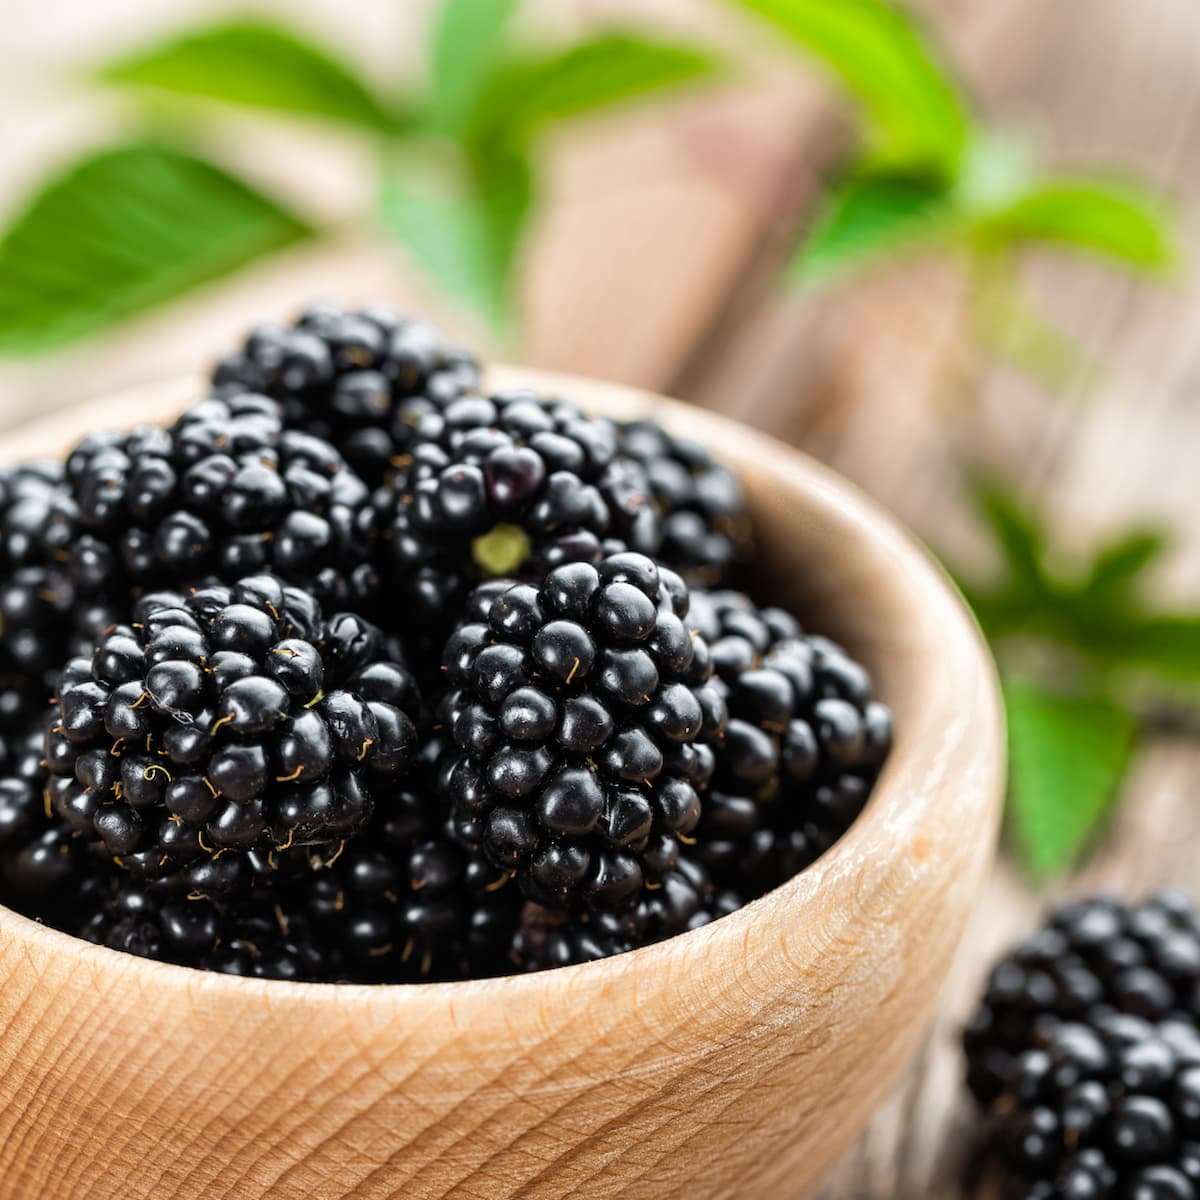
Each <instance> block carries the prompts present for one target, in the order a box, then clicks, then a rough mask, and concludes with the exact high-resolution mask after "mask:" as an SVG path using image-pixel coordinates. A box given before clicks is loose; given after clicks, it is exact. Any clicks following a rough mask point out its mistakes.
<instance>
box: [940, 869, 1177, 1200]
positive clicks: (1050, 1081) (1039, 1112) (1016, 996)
mask: <svg viewBox="0 0 1200 1200" xmlns="http://www.w3.org/2000/svg"><path fill="white" fill-rule="evenodd" d="M1198 981H1200V913H1198V912H1197V910H1196V909H1195V907H1194V906H1193V904H1192V902H1191V901H1190V900H1189V899H1188V897H1186V896H1185V895H1183V894H1182V893H1179V892H1176V891H1165V892H1161V893H1159V894H1158V895H1157V896H1154V897H1152V898H1151V899H1150V900H1148V901H1146V902H1145V903H1143V904H1141V905H1139V906H1136V907H1130V906H1128V905H1126V904H1124V903H1122V902H1121V901H1119V900H1117V899H1114V898H1111V897H1096V898H1092V899H1088V900H1083V901H1078V902H1073V903H1070V904H1067V905H1064V906H1062V907H1061V908H1059V909H1058V910H1056V911H1055V912H1054V913H1053V914H1052V917H1051V919H1050V921H1049V922H1048V923H1047V924H1046V925H1045V926H1044V927H1043V928H1042V929H1040V930H1039V931H1037V932H1036V933H1034V934H1033V935H1032V936H1031V937H1029V938H1027V939H1026V940H1025V941H1024V942H1022V943H1021V944H1020V945H1019V946H1018V947H1016V948H1015V949H1014V950H1013V951H1012V952H1011V953H1010V954H1009V955H1007V956H1005V957H1004V958H1003V959H1001V961H1000V962H999V963H997V964H996V966H995V968H994V969H993V971H992V973H991V976H990V979H989V982H988V986H987V990H986V993H985V997H984V1000H983V1003H982V1004H981V1006H980V1008H979V1010H978V1012H977V1013H976V1014H975V1017H974V1018H973V1020H972V1021H971V1023H970V1025H969V1026H968V1028H967V1030H966V1032H965V1034H964V1044H965V1048H966V1053H967V1063H968V1071H967V1080H968V1084H969V1086H970V1088H971V1090H972V1092H973V1093H974V1095H975V1098H976V1099H977V1101H978V1102H979V1103H980V1105H981V1106H983V1107H984V1108H986V1109H987V1110H988V1111H989V1112H990V1114H991V1135H992V1136H991V1147H992V1150H993V1154H994V1159H995V1161H996V1162H997V1164H998V1165H999V1166H1000V1167H1001V1168H1002V1170H1003V1173H1004V1174H1005V1176H1006V1177H1007V1181H1008V1193H1009V1194H1010V1195H1013V1196H1021V1197H1029V1196H1041V1197H1045V1198H1047V1200H1059V1198H1061V1200H1074V1198H1076V1197H1087V1196H1097V1197H1107V1196H1111V1197H1120V1198H1124V1197H1137V1198H1141V1197H1146V1198H1149V1200H1157V1198H1158V1197H1172V1198H1173V1197H1179V1198H1182V1200H1189V1198H1190V1200H1195V1198H1196V1197H1200V1028H1198V1027H1197V998H1198V997H1197V983H1198Z"/></svg>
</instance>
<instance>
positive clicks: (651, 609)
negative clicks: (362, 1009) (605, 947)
mask: <svg viewBox="0 0 1200 1200" xmlns="http://www.w3.org/2000/svg"><path fill="white" fill-rule="evenodd" d="M688 598H689V597H688V590H687V586H686V585H685V584H684V583H683V580H682V579H681V578H680V577H679V576H678V575H676V574H675V573H674V572H673V571H669V570H667V569H665V568H659V567H658V566H657V565H656V564H655V563H654V561H653V560H652V559H650V558H648V557H646V556H644V555H640V554H633V553H629V552H623V553H617V554H611V555H607V556H606V557H604V558H603V559H602V560H601V561H600V562H599V563H591V562H568V563H562V564H560V565H559V566H557V567H554V568H553V569H552V570H551V571H550V572H549V573H548V574H547V575H546V576H545V578H544V579H543V581H542V583H541V585H540V586H534V585H532V584H512V585H504V584H499V583H491V584H487V585H484V586H483V587H482V588H480V589H479V590H478V591H477V592H476V593H475V595H474V596H473V597H472V600H471V603H470V605H469V606H468V613H467V619H466V620H465V622H464V623H463V624H461V625H460V626H459V627H458V629H457V630H455V632H454V634H453V635H452V636H451V638H450V640H449V642H448V643H447V646H446V652H445V657H444V665H445V669H446V674H447V679H448V682H449V685H450V687H451V689H452V690H451V692H450V693H449V695H448V696H447V697H446V699H445V703H444V705H443V707H442V713H443V719H444V723H445V727H446V728H447V729H448V730H449V732H450V734H451V736H452V737H453V739H454V742H455V745H456V747H457V754H455V755H454V756H452V757H451V758H450V759H449V762H448V769H447V772H446V775H445V779H444V784H443V792H444V794H448V796H449V798H450V801H451V805H452V811H453V818H454V828H455V833H456V836H457V837H458V838H459V839H460V841H461V842H462V843H463V844H464V845H467V846H470V847H476V846H478V847H480V848H482V850H483V852H484V853H485V854H486V855H487V857H488V858H489V860H490V861H491V862H492V863H493V864H494V865H495V866H497V867H499V868H502V869H505V870H509V871H513V872H515V873H516V875H517V879H518V882H519V884H520V887H521V890H522V892H523V893H524V894H525V895H526V896H527V897H528V898H529V899H532V900H535V901H537V902H539V903H541V904H543V905H545V906H547V907H550V908H564V909H573V908H575V907H577V906H582V907H584V908H587V909H590V910H594V911H607V912H613V911H617V910H619V909H621V908H623V907H624V906H625V905H626V904H628V903H631V902H632V901H633V899H634V898H635V897H636V896H637V895H638V893H639V892H641V891H642V889H643V887H644V886H645V885H647V884H649V885H651V886H653V885H655V884H657V883H659V882H660V881H661V880H662V878H663V877H664V876H665V875H666V874H667V872H669V871H670V870H671V869H672V867H674V866H675V863H676V861H677V860H678V857H679V846H680V840H681V839H687V838H688V835H689V834H690V833H691V831H692V830H693V829H694V828H695V826H696V823H697V821H698V820H699V817H700V791H699V789H700V788H701V787H702V786H703V781H704V779H705V778H706V776H707V774H708V773H709V772H710V771H711V759H712V751H711V750H710V749H709V747H708V746H707V745H705V744H704V742H705V740H706V739H707V740H711V739H714V738H715V737H717V736H718V735H719V733H720V730H721V728H722V726H723V724H724V719H725V713H724V706H723V704H722V703H721V698H720V696H719V694H718V693H717V692H716V690H715V689H714V688H713V687H712V685H711V683H710V682H709V672H710V664H709V656H708V647H707V645H706V644H705V642H704V640H703V639H702V638H700V637H698V636H696V635H694V634H693V633H692V632H691V631H690V630H689V628H688V626H687V624H686V623H685V618H686V617H687V611H688Z"/></svg>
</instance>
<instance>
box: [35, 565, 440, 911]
mask: <svg viewBox="0 0 1200 1200" xmlns="http://www.w3.org/2000/svg"><path fill="white" fill-rule="evenodd" d="M417 717H419V699H418V696H417V692H416V687H415V684H414V681H413V680H412V677H411V675H410V674H409V672H408V670H407V668H406V667H405V666H404V665H403V663H402V662H400V661H398V660H397V659H396V658H395V657H394V656H393V657H389V656H388V652H387V649H386V644H385V639H384V637H383V635H382V633H381V632H380V631H379V630H378V629H377V628H375V627H374V626H372V625H370V624H369V623H367V622H365V621H363V620H362V619H361V618H358V617H355V616H354V615H352V614H347V613H339V614H333V615H331V616H329V617H323V616H322V614H321V610H320V607H319V605H317V603H316V602H315V601H314V600H313V599H312V598H311V596H309V595H308V594H307V593H305V592H302V591H300V590H299V589H298V588H294V587H290V586H287V585H284V584H283V583H282V582H281V581H279V580H278V579H276V578H275V577H273V576H269V575H260V576H250V577H247V578H245V579H243V580H241V581H239V582H238V583H236V584H235V585H233V586H232V587H226V586H224V585H213V586H210V587H206V588H201V589H192V590H189V591H186V592H180V593H175V592H157V593H151V594H149V595H147V596H144V597H143V598H142V599H141V600H140V601H139V602H138V604H137V606H136V609H135V611H134V613H133V619H132V620H131V622H130V623H129V624H128V625H118V626H115V627H113V628H112V629H111V630H109V631H108V632H107V633H106V634H105V635H104V636H103V637H102V638H101V639H100V640H99V641H98V642H97V643H96V646H95V649H94V652H93V654H92V657H91V658H90V659H84V658H78V659H72V660H71V661H70V662H68V664H67V665H66V667H65V669H64V671H63V673H62V679H61V682H60V685H59V691H58V696H57V698H56V703H55V704H54V706H53V708H52V709H51V710H50V712H49V715H48V716H47V717H46V721H45V726H46V739H45V762H46V771H47V774H48V778H47V781H46V796H47V802H48V805H49V808H50V810H51V811H52V812H53V814H54V815H55V816H56V817H57V818H58V819H59V820H60V821H61V822H62V823H63V824H64V825H65V826H66V827H67V828H68V829H69V830H70V831H71V832H72V833H73V834H75V835H76V836H77V837H78V838H80V839H81V840H82V841H83V842H85V843H90V842H99V843H100V844H102V845H103V847H104V849H105V851H106V852H107V854H108V855H109V856H110V857H111V858H112V859H113V861H114V862H115V863H116V865H117V866H118V867H119V868H120V869H121V870H123V871H126V872H128V873H129V874H131V875H133V876H135V877H138V878H146V879H158V878H162V877H165V876H175V875H178V876H180V877H181V878H182V879H183V880H184V881H186V883H187V884H188V887H189V889H190V891H192V892H193V893H196V894H199V895H226V894H229V893H232V892H236V891H239V890H242V889H244V887H245V886H246V885H247V884H248V883H249V882H250V877H251V875H252V873H253V867H252V864H251V863H250V862H248V860H247V856H248V855H250V854H251V853H257V854H261V855H268V854H271V853H275V852H279V853H282V852H285V851H288V850H291V849H292V848H293V847H296V848H299V847H313V846H336V845H339V844H340V843H342V842H343V841H344V840H345V839H347V838H349V837H351V836H353V835H354V834H355V833H356V832H357V831H359V830H360V829H361V828H362V827H363V826H364V825H365V823H366V821H367V820H368V818H369V817H370V815H371V813H372V811H373V809H374V807H375V806H376V798H377V797H381V798H382V802H383V803H386V801H387V798H388V797H389V796H390V793H391V791H392V790H393V789H395V788H396V787H397V786H398V785H399V784H400V783H401V782H402V781H403V779H404V777H405V774H406V772H407V770H408V767H409V765H410V763H411V761H412V760H413V758H414V757H415V752H416V741H417V734H416V728H415V726H414V723H413V721H414V718H417Z"/></svg>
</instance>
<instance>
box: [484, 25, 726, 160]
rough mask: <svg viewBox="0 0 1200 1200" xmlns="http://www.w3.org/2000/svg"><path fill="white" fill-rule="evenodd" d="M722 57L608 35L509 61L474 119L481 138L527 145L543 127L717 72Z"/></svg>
mask: <svg viewBox="0 0 1200 1200" xmlns="http://www.w3.org/2000/svg"><path fill="white" fill-rule="evenodd" d="M716 69H717V61H716V59H715V58H714V57H713V56H712V55H711V54H709V53H708V52H707V51H705V50H702V49H699V48H698V47H688V46H679V45H673V44H670V43H667V42H657V41H651V40H650V39H647V38H644V37H640V36H638V35H636V34H627V33H605V34H601V35H599V36H597V37H594V38H591V39H589V40H588V41H585V42H579V43H577V44H576V45H573V46H569V47H568V48H567V49H565V50H563V51H560V52H558V53H555V54H551V55H549V56H547V57H543V58H536V59H534V58H522V59H517V60H515V61H513V62H511V63H509V64H507V65H506V66H505V67H503V68H502V69H501V70H500V71H499V72H497V75H496V77H495V79H494V80H493V81H492V83H491V85H490V86H489V87H488V89H487V92H486V93H485V94H484V96H483V98H482V100H481V102H480V105H479V109H478V112H477V113H476V119H475V122H474V125H473V130H472V138H473V140H474V141H475V142H477V143H480V144H488V143H490V142H492V141H494V140H495V139H500V140H502V141H505V142H509V143H512V144H515V145H519V144H521V143H523V142H524V141H525V140H527V139H528V138H529V137H530V136H532V135H533V134H534V133H536V132H537V131H538V130H539V129H540V128H541V127H543V126H545V125H547V124H550V123H552V122H554V121H561V120H566V119H568V118H570V117H578V116H581V115H583V114H585V113H589V112H594V111H596V110H598V109H603V108H608V107H610V106H612V105H614V104H619V103H622V102H624V101H627V100H632V99H635V98H636V97H639V96H644V95H647V94H648V93H650V92H655V91H661V90H663V89H666V88H671V87H678V86H680V85H682V84H686V83H691V82H694V81H695V80H698V79H702V78H704V77H706V76H709V75H711V74H712V73H713V72H714V71H715V70H716Z"/></svg>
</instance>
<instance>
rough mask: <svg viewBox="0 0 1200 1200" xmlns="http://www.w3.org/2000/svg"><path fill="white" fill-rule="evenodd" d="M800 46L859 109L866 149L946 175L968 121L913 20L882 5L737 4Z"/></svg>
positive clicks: (834, 1)
mask: <svg viewBox="0 0 1200 1200" xmlns="http://www.w3.org/2000/svg"><path fill="white" fill-rule="evenodd" d="M741 3H742V4H743V5H744V6H745V7H746V8H749V9H751V10H753V11H754V12H756V13H758V14H759V15H760V16H762V17H764V18H766V19H767V20H768V21H771V22H772V23H773V24H775V25H776V26H778V27H779V28H780V29H781V30H783V31H784V32H785V33H786V34H787V35H788V36H789V37H791V38H792V39H793V40H794V41H796V42H798V43H799V44H800V45H802V46H803V47H804V48H805V49H806V50H808V51H809V52H810V53H811V54H813V55H814V56H815V57H817V58H819V59H820V60H821V61H822V62H823V63H824V64H825V66H826V67H827V68H828V69H829V70H830V71H832V72H833V73H834V74H835V75H836V76H837V77H838V78H839V79H840V81H841V82H842V84H843V86H844V87H845V88H846V90H847V91H848V92H849V93H850V94H851V95H852V96H854V97H855V99H857V100H858V102H859V104H860V105H861V106H862V110H863V115H864V119H865V124H866V132H867V137H868V143H869V147H870V149H871V150H872V151H873V152H874V154H875V155H876V156H877V157H879V158H881V159H883V160H886V161H888V162H890V163H895V164H905V165H908V166H916V165H920V166H928V167H934V168H936V169H938V170H940V171H942V173H943V174H944V175H945V176H946V177H950V176H951V175H952V174H953V172H954V168H955V166H956V164H957V162H958V160H959V157H960V156H961V154H962V152H963V149H964V147H965V145H966V142H967V137H968V131H969V127H970V119H969V117H968V114H967V111H966V106H965V104H964V102H963V100H962V98H961V96H960V95H959V93H958V90H957V88H956V86H955V83H954V81H953V80H952V79H951V78H950V77H949V75H948V74H947V72H946V71H945V70H944V69H943V67H942V66H941V64H939V63H938V62H937V61H936V59H935V57H934V55H933V53H932V51H931V48H930V46H929V43H928V42H927V40H926V39H925V38H924V37H923V36H922V35H921V33H920V32H919V31H918V29H917V27H916V25H915V24H914V23H913V21H912V19H911V18H910V17H908V16H907V15H905V14H904V13H903V12H901V11H900V10H899V9H898V8H895V7H893V6H892V5H891V4H889V3H887V2H886V0H741Z"/></svg>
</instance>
